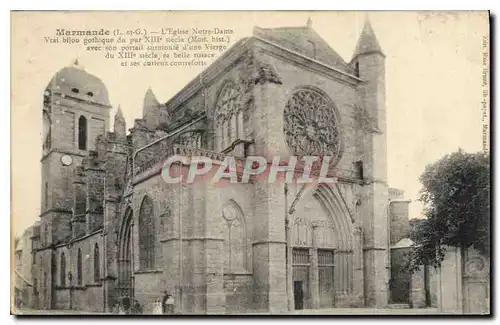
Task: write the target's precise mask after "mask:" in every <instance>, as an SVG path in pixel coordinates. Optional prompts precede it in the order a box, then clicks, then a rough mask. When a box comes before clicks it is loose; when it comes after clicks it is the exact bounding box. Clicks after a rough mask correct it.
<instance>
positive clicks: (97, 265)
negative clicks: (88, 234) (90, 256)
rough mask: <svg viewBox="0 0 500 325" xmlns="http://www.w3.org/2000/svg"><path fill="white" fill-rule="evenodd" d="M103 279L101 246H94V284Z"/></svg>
mask: <svg viewBox="0 0 500 325" xmlns="http://www.w3.org/2000/svg"><path fill="white" fill-rule="evenodd" d="M100 279H101V260H100V258H99V246H98V245H97V244H95V246H94V283H98V282H99V281H100Z"/></svg>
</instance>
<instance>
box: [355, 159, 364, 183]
mask: <svg viewBox="0 0 500 325" xmlns="http://www.w3.org/2000/svg"><path fill="white" fill-rule="evenodd" d="M355 165H356V173H357V176H358V177H359V178H360V179H364V177H365V176H364V172H363V162H362V161H361V160H358V161H356V162H355Z"/></svg>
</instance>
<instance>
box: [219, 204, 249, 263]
mask: <svg viewBox="0 0 500 325" xmlns="http://www.w3.org/2000/svg"><path fill="white" fill-rule="evenodd" d="M222 217H223V218H224V273H235V272H244V271H245V270H246V269H247V238H246V227H245V219H244V216H243V213H242V212H241V208H240V207H239V206H238V205H237V204H236V202H234V201H232V200H231V201H230V202H229V203H228V204H226V205H225V206H224V207H223V209H222Z"/></svg>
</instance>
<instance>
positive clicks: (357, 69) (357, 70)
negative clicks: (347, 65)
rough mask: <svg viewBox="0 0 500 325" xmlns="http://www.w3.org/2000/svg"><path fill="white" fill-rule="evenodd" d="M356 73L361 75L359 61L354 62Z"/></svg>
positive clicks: (357, 75)
mask: <svg viewBox="0 0 500 325" xmlns="http://www.w3.org/2000/svg"><path fill="white" fill-rule="evenodd" d="M354 75H355V76H356V77H359V62H357V61H356V63H355V64H354Z"/></svg>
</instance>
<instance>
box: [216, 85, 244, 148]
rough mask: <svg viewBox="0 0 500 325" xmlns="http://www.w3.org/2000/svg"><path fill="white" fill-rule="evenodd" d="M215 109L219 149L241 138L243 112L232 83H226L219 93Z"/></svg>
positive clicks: (238, 95) (238, 96) (237, 93)
mask: <svg viewBox="0 0 500 325" xmlns="http://www.w3.org/2000/svg"><path fill="white" fill-rule="evenodd" d="M215 111H216V117H215V118H216V120H215V124H216V125H215V127H216V134H217V138H218V140H217V141H218V147H219V150H224V149H226V148H227V147H229V146H230V145H231V144H232V143H233V142H234V141H235V140H237V139H241V138H243V113H242V112H241V105H240V93H239V92H238V90H237V89H236V87H235V86H234V84H232V83H226V84H225V85H224V86H223V88H222V91H221V92H220V94H219V98H218V100H217V105H216V108H215Z"/></svg>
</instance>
